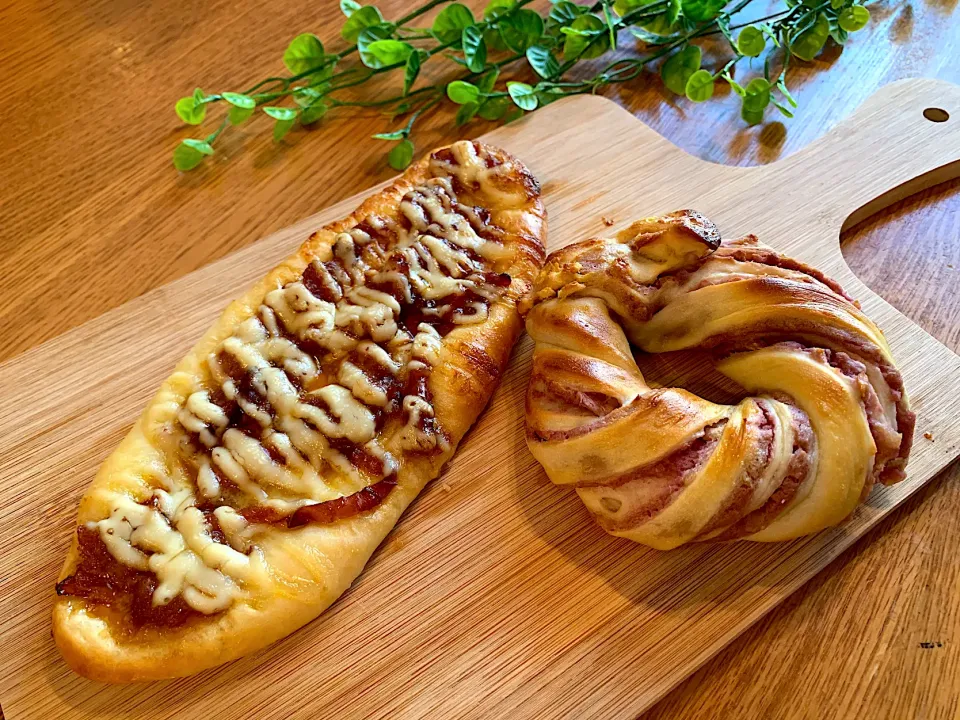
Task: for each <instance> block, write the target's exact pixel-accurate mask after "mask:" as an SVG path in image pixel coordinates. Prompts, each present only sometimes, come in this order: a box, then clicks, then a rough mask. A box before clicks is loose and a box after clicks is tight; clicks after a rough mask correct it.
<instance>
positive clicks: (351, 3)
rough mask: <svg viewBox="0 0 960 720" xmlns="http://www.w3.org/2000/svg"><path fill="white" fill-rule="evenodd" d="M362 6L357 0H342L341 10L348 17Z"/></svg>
mask: <svg viewBox="0 0 960 720" xmlns="http://www.w3.org/2000/svg"><path fill="white" fill-rule="evenodd" d="M360 7H361V5H360V3H358V2H357V1H356V0H340V12H342V13H343V14H344V15H346V16H347V17H350V16H351V15H353V14H354V13H355V12H356V11H357V10H359V9H360Z"/></svg>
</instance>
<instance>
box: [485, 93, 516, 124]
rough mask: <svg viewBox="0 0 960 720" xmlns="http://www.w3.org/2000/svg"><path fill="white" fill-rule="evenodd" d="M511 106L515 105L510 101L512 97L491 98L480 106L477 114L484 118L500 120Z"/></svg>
mask: <svg viewBox="0 0 960 720" xmlns="http://www.w3.org/2000/svg"><path fill="white" fill-rule="evenodd" d="M511 107H513V103H512V102H511V101H510V98H506V97H495V98H489V99H487V100H485V101H484V103H483V105H481V106H480V110H479V111H478V112H477V114H478V115H479V116H480V117H482V118H483V119H484V120H499V119H500V118H502V117H503V115H504V113H505V112H507V110H509V109H510V108H511Z"/></svg>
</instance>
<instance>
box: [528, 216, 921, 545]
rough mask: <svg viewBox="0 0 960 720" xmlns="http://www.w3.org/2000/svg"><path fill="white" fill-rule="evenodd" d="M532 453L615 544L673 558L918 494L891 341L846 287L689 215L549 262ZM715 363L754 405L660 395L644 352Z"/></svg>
mask: <svg viewBox="0 0 960 720" xmlns="http://www.w3.org/2000/svg"><path fill="white" fill-rule="evenodd" d="M523 311H524V312H526V326H527V332H528V333H529V334H530V335H531V337H532V338H533V340H534V342H535V343H536V345H535V350H534V355H533V368H532V373H531V378H530V385H529V388H528V392H527V405H526V421H527V444H528V446H529V448H530V451H531V452H532V453H533V455H534V457H535V458H536V459H537V461H539V462H540V464H541V465H542V466H543V467H544V469H545V470H546V472H547V475H548V476H549V477H550V479H551V480H552V481H553V482H554V483H557V484H563V485H572V486H573V487H574V488H575V489H576V491H577V493H578V494H579V495H580V498H581V499H582V501H583V503H584V504H585V505H586V507H587V509H588V510H589V511H590V512H591V513H592V514H593V515H594V517H595V518H596V520H597V522H598V523H599V524H600V525H601V526H602V527H603V528H604V529H605V530H606V531H607V532H609V533H611V534H613V535H618V536H621V537H626V538H629V539H631V540H634V541H636V542H640V543H643V544H645V545H649V546H650V547H654V548H657V549H661V550H668V549H671V548H674V547H677V546H679V545H682V544H684V543H687V542H691V541H702V540H733V539H738V538H742V539H748V540H757V541H764V542H769V541H778V540H787V539H790V538H796V537H799V536H801V535H806V534H809V533H814V532H817V531H819V530H822V529H823V528H826V527H829V526H831V525H835V524H837V523H839V522H841V521H842V520H843V519H844V518H846V517H847V516H848V515H849V514H850V513H851V512H852V511H853V510H854V508H856V506H857V505H858V504H859V503H860V502H861V501H862V500H863V499H864V498H865V497H866V496H867V494H868V493H869V492H870V489H871V487H872V486H873V484H874V482H876V481H879V482H881V483H884V484H892V483H895V482H897V481H899V480H901V479H902V478H903V477H904V467H905V465H906V462H907V456H908V455H909V453H910V447H911V444H912V440H913V426H914V414H913V413H912V412H911V411H910V406H909V402H908V400H907V395H906V392H905V391H904V388H903V382H902V379H901V377H900V373H899V371H898V370H897V368H896V366H895V365H894V363H893V359H892V357H891V355H890V349H889V347H888V345H887V343H886V340H885V339H884V337H883V333H882V332H881V331H880V330H879V328H877V326H876V325H874V324H873V323H872V322H871V321H870V320H869V319H868V318H867V317H866V316H865V315H864V314H863V312H861V310H860V308H859V306H858V304H857V303H856V302H855V301H854V300H852V299H851V298H850V297H849V296H847V295H846V294H845V293H844V291H843V290H842V289H841V288H840V287H839V286H838V285H837V284H836V283H835V282H834V281H832V280H830V279H829V278H827V277H825V276H824V275H823V274H821V273H819V272H818V271H816V270H814V269H813V268H810V267H808V266H806V265H804V264H802V263H800V262H798V261H796V260H792V259H790V258H786V257H784V256H782V255H779V254H778V253H776V252H774V251H772V250H771V249H769V248H767V247H764V246H763V245H761V244H760V243H759V242H758V241H757V239H756V238H755V237H753V236H748V237H745V238H743V239H741V240H737V241H735V242H725V243H723V244H721V242H720V235H719V233H718V231H717V228H716V227H715V226H714V225H713V224H712V223H711V222H710V221H709V220H707V219H706V218H704V217H702V216H701V215H699V214H697V213H695V212H692V211H681V212H677V213H673V214H671V215H667V216H665V217H662V218H653V219H646V220H641V221H639V222H636V223H634V224H633V225H631V226H630V227H628V228H626V229H625V230H623V231H622V232H620V233H619V234H617V236H616V237H615V238H614V239H612V240H607V239H600V238H593V239H590V240H585V241H583V242H579V243H576V244H574V245H570V246H567V247H565V248H563V249H561V250H559V251H557V252H555V253H553V254H552V255H551V256H550V257H549V258H548V260H547V264H546V266H545V267H544V269H543V271H542V273H541V274H540V277H539V279H538V281H537V283H536V285H535V287H534V292H533V294H532V295H531V296H530V297H529V298H528V299H527V300H526V301H525V304H524V307H523ZM631 344H633V345H634V346H635V347H637V348H639V349H640V350H642V351H644V352H647V353H663V352H670V351H676V350H686V349H705V350H709V351H710V352H711V353H712V354H713V355H714V356H715V357H716V358H717V361H716V368H717V369H718V370H719V371H720V372H721V373H723V374H724V375H726V376H727V377H729V378H731V379H732V380H734V381H735V382H737V383H739V385H741V386H742V387H743V388H745V389H746V391H747V392H748V393H751V396H750V397H746V398H744V399H743V400H741V401H740V402H739V403H738V404H736V405H722V404H717V403H713V402H710V401H708V400H705V399H703V398H701V397H698V396H697V395H694V394H693V393H691V392H688V391H686V390H683V389H680V388H669V387H662V388H652V387H650V386H649V385H648V384H647V383H646V382H645V381H644V378H643V375H642V374H641V372H640V370H639V368H638V367H637V364H636V362H635V361H634V357H633V353H632V351H631V347H630V345H631Z"/></svg>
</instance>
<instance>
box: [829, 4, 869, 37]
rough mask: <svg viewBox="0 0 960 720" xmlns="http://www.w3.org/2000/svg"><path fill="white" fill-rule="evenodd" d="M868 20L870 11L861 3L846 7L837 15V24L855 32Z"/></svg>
mask: <svg viewBox="0 0 960 720" xmlns="http://www.w3.org/2000/svg"><path fill="white" fill-rule="evenodd" d="M868 22H870V11H869V10H867V9H866V8H865V7H863V5H854V6H853V7H848V8H847V9H846V10H844V11H843V12H841V13H840V15H839V17H837V24H838V25H839V26H840V27H841V28H843V29H844V30H846V31H847V32H856V31H857V30H862V29H863V27H864V26H865V25H866V24H867V23H868Z"/></svg>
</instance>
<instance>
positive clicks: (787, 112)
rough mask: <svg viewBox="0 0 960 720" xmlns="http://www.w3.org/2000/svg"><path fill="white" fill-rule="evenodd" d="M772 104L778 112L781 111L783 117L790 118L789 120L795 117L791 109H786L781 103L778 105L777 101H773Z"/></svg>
mask: <svg viewBox="0 0 960 720" xmlns="http://www.w3.org/2000/svg"><path fill="white" fill-rule="evenodd" d="M771 104H772V105H773V106H774V107H775V108H776V109H777V110H779V111H780V114H781V115H783V116H784V117H788V118H792V117H793V113H792V112H791V111H790V109H789V108H787V107H784V106H783V105H781V104H780V103H778V102H777V101H776V100H774V101H772V102H771Z"/></svg>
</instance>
